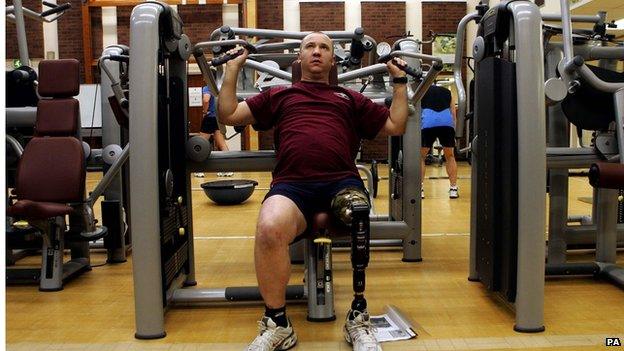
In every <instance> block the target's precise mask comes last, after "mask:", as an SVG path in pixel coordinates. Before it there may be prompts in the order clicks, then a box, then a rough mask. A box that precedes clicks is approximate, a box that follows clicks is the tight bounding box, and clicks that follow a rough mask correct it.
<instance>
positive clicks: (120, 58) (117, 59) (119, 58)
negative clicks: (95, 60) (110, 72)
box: [108, 55, 130, 63]
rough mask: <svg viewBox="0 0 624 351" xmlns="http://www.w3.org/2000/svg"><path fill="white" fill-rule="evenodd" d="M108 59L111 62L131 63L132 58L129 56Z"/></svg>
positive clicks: (114, 56)
mask: <svg viewBox="0 0 624 351" xmlns="http://www.w3.org/2000/svg"><path fill="white" fill-rule="evenodd" d="M108 58H109V59H110V60H111V61H117V62H126V63H129V62H130V56H128V55H109V57H108Z"/></svg>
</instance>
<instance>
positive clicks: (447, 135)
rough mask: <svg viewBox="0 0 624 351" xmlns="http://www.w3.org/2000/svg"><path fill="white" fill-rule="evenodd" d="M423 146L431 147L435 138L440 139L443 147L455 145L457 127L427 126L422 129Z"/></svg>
mask: <svg viewBox="0 0 624 351" xmlns="http://www.w3.org/2000/svg"><path fill="white" fill-rule="evenodd" d="M421 137H422V144H421V147H426V148H428V149H431V147H432V146H433V143H435V140H436V139H438V140H440V144H441V145H442V147H455V128H453V127H433V128H425V129H423V130H422V131H421Z"/></svg>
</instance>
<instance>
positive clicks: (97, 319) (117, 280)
mask: <svg viewBox="0 0 624 351" xmlns="http://www.w3.org/2000/svg"><path fill="white" fill-rule="evenodd" d="M427 172H428V174H427V176H428V177H432V178H433V179H426V180H425V182H424V187H425V191H426V195H427V197H426V199H425V200H424V201H423V233H424V235H423V259H424V260H423V262H420V263H403V262H401V253H400V251H388V250H383V251H380V250H375V251H373V252H372V253H371V263H370V265H369V268H368V270H367V289H366V297H367V299H368V302H369V307H370V308H369V309H370V311H371V313H373V314H375V313H380V312H382V311H383V307H384V306H385V305H388V304H392V305H395V306H397V307H399V308H400V309H401V310H402V311H403V312H404V313H405V314H406V315H407V316H409V317H410V318H411V319H412V321H413V322H414V323H415V324H416V325H417V327H418V333H419V337H418V338H417V339H414V340H409V341H403V342H395V343H386V344H384V345H383V347H384V350H463V349H466V350H476V349H488V350H492V349H501V350H503V349H531V350H537V349H553V348H562V349H567V350H589V349H602V348H603V347H604V345H605V337H620V340H622V341H624V291H622V290H620V289H618V288H616V287H614V286H612V285H610V284H608V283H605V282H601V281H596V280H593V279H560V280H552V279H549V280H548V281H547V283H546V290H545V294H546V295H545V325H546V331H545V332H543V333H539V334H519V333H516V332H514V331H513V330H512V326H513V322H514V315H513V313H512V311H510V310H509V309H508V307H506V306H505V305H504V304H502V303H501V302H499V301H498V300H497V299H496V297H495V296H492V295H491V294H489V293H488V292H486V291H485V289H484V288H483V287H482V286H481V285H480V284H479V283H471V282H469V281H468V280H467V279H466V277H467V271H468V268H467V267H468V241H469V237H468V235H467V233H468V231H469V203H470V201H469V199H470V189H469V187H470V179H469V174H470V170H469V167H468V166H467V165H461V166H460V171H459V176H460V179H459V187H460V198H459V199H457V200H449V199H448V194H447V191H448V180H446V179H443V178H442V177H443V176H445V172H444V169H443V168H439V167H435V166H430V167H428V169H427ZM386 174H387V168H386V167H382V172H381V175H382V176H384V175H386ZM212 178H214V175H212V174H207V175H206V178H193V187H194V192H193V202H194V205H193V211H194V227H195V237H196V241H195V248H196V270H197V279H198V282H199V285H200V286H201V287H225V286H234V285H254V284H255V274H254V270H253V236H252V235H253V232H254V225H255V220H256V217H257V213H258V208H259V206H260V201H261V200H262V198H263V196H264V194H265V193H266V191H267V188H268V184H269V180H270V175H269V174H266V173H236V174H235V175H234V178H251V179H256V180H258V181H259V183H260V184H259V187H258V189H257V190H256V192H255V193H254V195H253V196H252V198H251V199H250V200H248V201H247V202H246V203H245V204H243V205H239V206H229V207H218V206H215V205H214V204H212V203H211V202H210V201H209V200H208V199H207V198H206V197H205V195H204V194H203V192H202V191H201V189H200V188H199V184H200V183H201V182H203V181H206V180H210V179H212ZM98 179H99V176H97V175H95V174H90V175H89V177H88V183H89V185H88V186H89V187H93V186H94V185H95V183H96V182H97V180H98ZM585 196H591V190H590V188H589V187H588V185H587V184H586V180H584V179H582V178H572V179H571V181H570V214H571V215H573V214H588V213H589V212H590V205H589V204H587V203H584V202H581V201H579V200H578V198H579V197H585ZM387 198H388V189H387V178H386V179H385V180H382V181H381V184H380V194H379V196H378V199H377V200H376V206H377V209H378V212H379V213H385V212H387V208H388V205H387ZM618 259H619V263H620V264H624V255H623V254H622V253H620V255H619V256H618ZM104 260H105V255H104V254H103V253H95V254H93V257H92V263H93V264H94V265H97V264H100V263H103V262H104ZM37 261H38V258H37V257H31V258H27V259H24V260H22V261H20V262H19V264H20V265H22V264H26V263H28V262H37ZM334 274H335V290H336V298H335V300H336V301H335V303H336V312H337V317H338V319H337V321H335V322H329V323H311V322H307V321H306V320H305V316H306V307H305V306H304V305H291V306H289V307H288V314H289V316H290V317H291V319H292V321H293V323H294V326H295V330H296V331H297V333H298V335H299V340H300V341H299V344H298V346H297V348H296V349H295V350H349V349H350V348H349V345H348V344H346V342H344V341H343V339H342V332H341V328H342V320H343V318H344V317H345V312H346V310H347V308H348V306H349V302H350V300H351V291H352V290H351V266H350V263H349V257H348V253H347V252H337V253H336V254H335V255H334ZM301 278H302V268H301V267H300V266H295V267H293V274H292V279H291V280H292V282H293V283H300V281H301ZM132 291H133V285H132V260H131V259H130V260H129V261H128V262H127V263H123V264H116V265H104V266H100V267H95V268H93V271H91V272H88V273H86V274H84V275H83V276H81V277H79V278H77V279H76V280H74V281H72V282H70V283H69V284H67V285H66V286H65V289H64V290H63V291H61V292H55V293H42V292H39V291H38V290H37V287H36V286H18V287H16V286H10V287H7V289H6V339H7V348H8V349H9V350H29V351H30V350H242V349H243V348H244V346H245V345H246V343H247V342H249V341H250V340H251V339H253V337H254V336H255V333H256V330H255V327H256V320H257V319H258V318H259V317H260V315H261V313H262V311H263V308H262V307H261V306H232V305H230V306H216V307H207V308H185V309H172V310H170V311H169V312H168V313H167V315H166V329H167V337H166V338H164V339H161V340H152V341H140V340H136V339H135V338H134V301H133V294H132ZM614 349H618V348H614Z"/></svg>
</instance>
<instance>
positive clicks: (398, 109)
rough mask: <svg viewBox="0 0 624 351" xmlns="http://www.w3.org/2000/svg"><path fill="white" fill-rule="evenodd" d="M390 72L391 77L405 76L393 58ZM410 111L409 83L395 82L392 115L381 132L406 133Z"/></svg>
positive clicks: (391, 133) (394, 134)
mask: <svg viewBox="0 0 624 351" xmlns="http://www.w3.org/2000/svg"><path fill="white" fill-rule="evenodd" d="M397 60H399V63H401V64H404V65H406V64H407V63H406V62H405V61H403V60H401V59H397ZM387 65H388V72H389V73H390V78H391V79H392V78H399V77H405V72H403V71H402V70H401V69H400V68H399V67H397V66H396V65H395V64H394V63H393V60H390V61H388V63H387ZM408 113H409V110H408V107H407V84H394V87H393V89H392V105H390V116H388V119H387V120H386V123H385V124H384V126H383V127H382V128H381V131H380V133H381V134H383V135H389V136H398V135H402V134H403V133H405V125H406V124H407V115H408Z"/></svg>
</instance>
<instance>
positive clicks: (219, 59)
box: [210, 50, 243, 67]
mask: <svg viewBox="0 0 624 351" xmlns="http://www.w3.org/2000/svg"><path fill="white" fill-rule="evenodd" d="M242 53H243V50H239V51H238V52H235V53H232V54H225V55H222V56H219V57H217V58H215V59H213V60H212V61H210V64H211V65H212V66H215V67H216V66H221V65H222V64H224V63H226V62H228V61H230V60H233V59H235V58H237V57H238V56H240V55H241V54H242Z"/></svg>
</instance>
